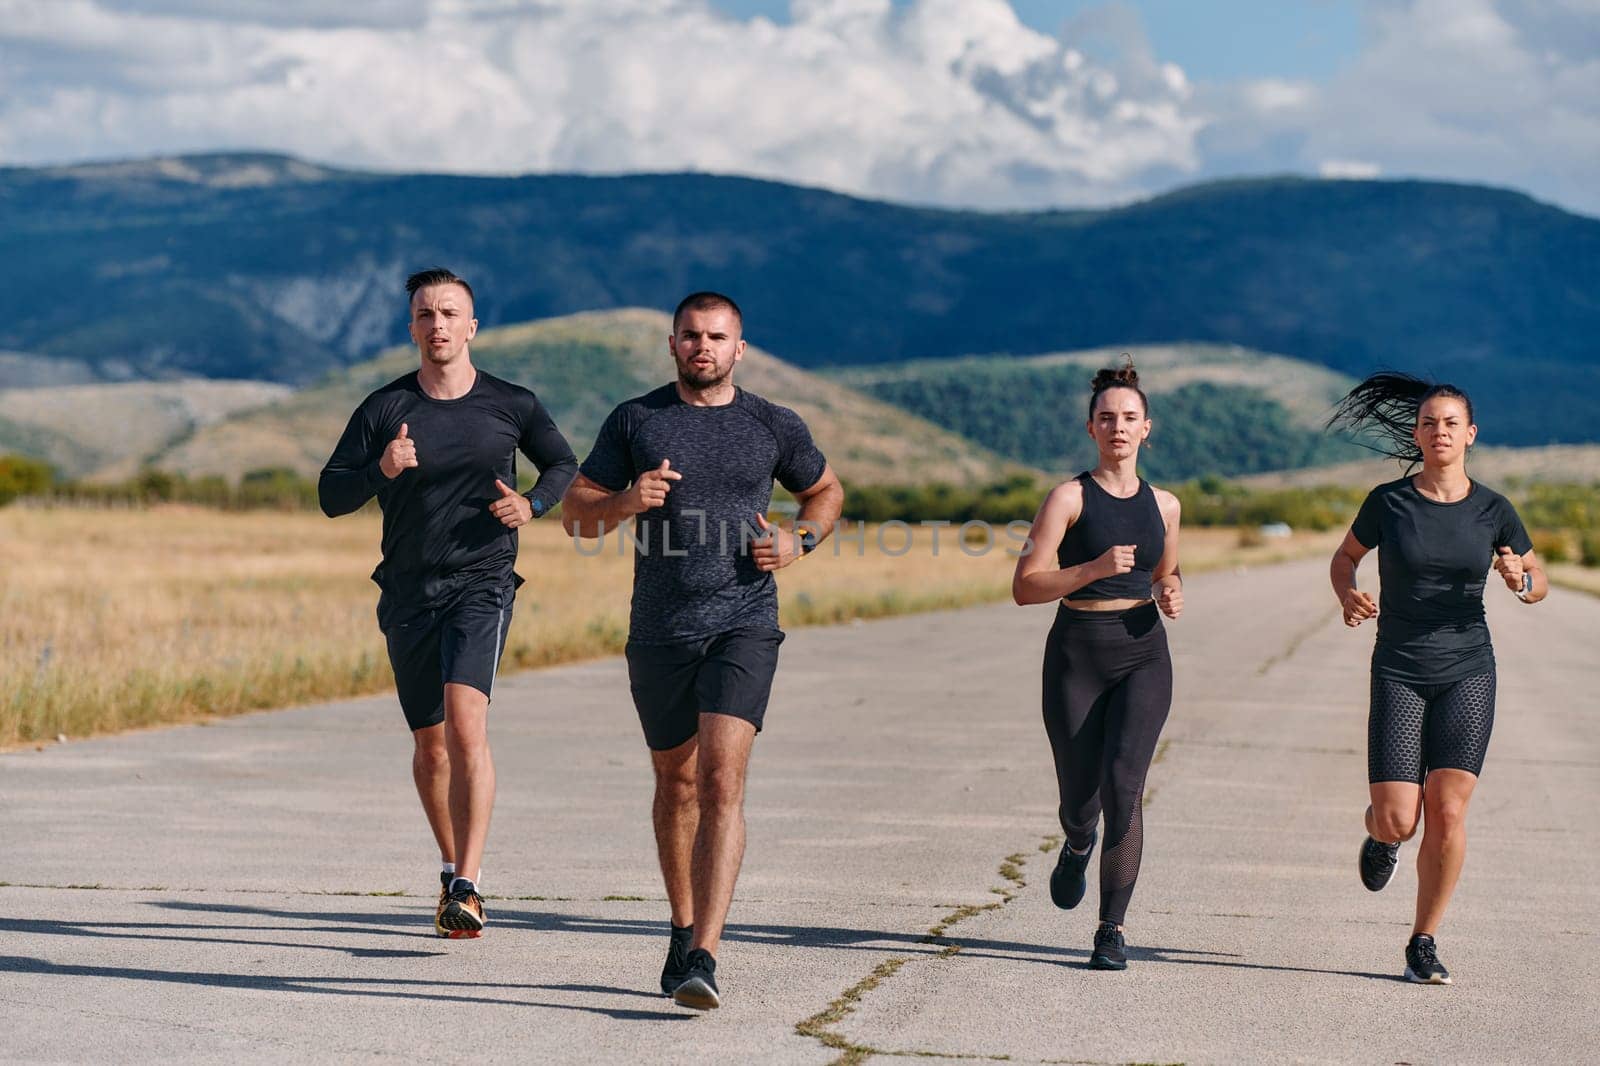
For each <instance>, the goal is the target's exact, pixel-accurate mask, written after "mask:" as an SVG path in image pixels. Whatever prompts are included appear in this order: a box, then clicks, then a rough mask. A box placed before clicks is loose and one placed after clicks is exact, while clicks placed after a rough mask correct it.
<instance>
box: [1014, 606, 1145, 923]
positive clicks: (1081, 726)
mask: <svg viewBox="0 0 1600 1066" xmlns="http://www.w3.org/2000/svg"><path fill="white" fill-rule="evenodd" d="M1171 707H1172V657H1171V655H1170V654H1169V653H1168V651H1167V631H1166V629H1165V628H1164V627H1163V626H1162V625H1161V616H1160V615H1159V614H1157V613H1156V607H1155V604H1146V605H1145V606H1143V607H1135V608H1133V609H1131V610H1128V611H1120V612H1119V611H1103V612H1102V611H1074V610H1073V609H1071V608H1070V607H1062V608H1061V609H1060V610H1059V611H1057V613H1056V623H1055V625H1054V626H1053V627H1051V629H1050V638H1049V641H1048V642H1047V643H1046V644H1045V649H1044V728H1045V731H1046V732H1047V733H1049V734H1050V747H1051V749H1052V750H1053V751H1054V753H1055V757H1056V785H1057V787H1058V788H1059V789H1060V791H1061V828H1062V830H1063V831H1065V833H1066V835H1067V844H1069V845H1071V846H1072V847H1073V848H1076V849H1077V850H1079V851H1082V850H1083V849H1084V848H1086V847H1088V846H1089V842H1090V840H1091V838H1092V834H1093V833H1094V829H1095V824H1096V823H1097V822H1098V821H1099V818H1100V814H1101V812H1102V811H1104V812H1105V819H1106V832H1105V840H1104V841H1103V843H1102V847H1101V851H1100V920H1101V921H1104V922H1115V923H1117V924H1118V925H1121V924H1122V919H1123V917H1124V915H1125V914H1126V913H1127V910H1128V901H1129V900H1130V899H1131V898H1132V897H1133V885H1134V882H1135V881H1137V880H1138V879H1139V858H1140V855H1141V854H1142V853H1143V851H1144V819H1143V813H1142V807H1143V799H1144V778H1145V774H1146V773H1147V772H1148V771H1149V769H1150V760H1151V759H1152V758H1153V757H1154V756H1155V751H1156V741H1157V740H1158V739H1159V738H1160V736H1161V727H1162V726H1163V725H1164V724H1166V721H1167V711H1168V710H1170V709H1171Z"/></svg>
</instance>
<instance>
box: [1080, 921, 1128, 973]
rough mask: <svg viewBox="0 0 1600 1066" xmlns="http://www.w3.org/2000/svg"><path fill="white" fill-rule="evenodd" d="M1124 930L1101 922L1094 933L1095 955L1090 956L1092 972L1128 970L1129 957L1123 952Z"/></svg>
mask: <svg viewBox="0 0 1600 1066" xmlns="http://www.w3.org/2000/svg"><path fill="white" fill-rule="evenodd" d="M1123 947H1124V944H1123V940H1122V930H1120V929H1118V928H1117V927H1116V926H1115V925H1113V924H1111V923H1110V922H1101V923H1100V928H1098V929H1096V930H1095V931H1094V954H1092V955H1090V956H1089V969H1091V970H1126V969H1127V968H1128V956H1127V954H1126V953H1125V952H1124V951H1123Z"/></svg>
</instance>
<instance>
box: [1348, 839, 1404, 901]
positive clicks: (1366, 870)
mask: <svg viewBox="0 0 1600 1066" xmlns="http://www.w3.org/2000/svg"><path fill="white" fill-rule="evenodd" d="M1399 859H1400V845H1399V844H1385V843H1383V841H1381V840H1373V839H1372V838H1371V837H1368V838H1367V839H1365V840H1363V841H1362V842H1361V855H1360V858H1359V860H1358V862H1357V865H1358V866H1359V867H1360V868H1361V883H1362V884H1364V885H1366V886H1367V891H1369V892H1382V891H1383V886H1384V885H1387V884H1388V883H1389V879H1390V878H1392V877H1393V876H1394V868H1395V864H1396V863H1397V862H1398V861H1399Z"/></svg>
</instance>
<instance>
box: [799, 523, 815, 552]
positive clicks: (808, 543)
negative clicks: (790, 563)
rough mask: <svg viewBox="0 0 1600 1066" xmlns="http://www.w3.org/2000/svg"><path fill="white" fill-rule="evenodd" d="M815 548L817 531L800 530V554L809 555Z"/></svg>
mask: <svg viewBox="0 0 1600 1066" xmlns="http://www.w3.org/2000/svg"><path fill="white" fill-rule="evenodd" d="M816 547H817V531H816V530H814V529H802V530H801V531H800V554H801V555H810V554H811V553H812V552H813V551H815V550H816Z"/></svg>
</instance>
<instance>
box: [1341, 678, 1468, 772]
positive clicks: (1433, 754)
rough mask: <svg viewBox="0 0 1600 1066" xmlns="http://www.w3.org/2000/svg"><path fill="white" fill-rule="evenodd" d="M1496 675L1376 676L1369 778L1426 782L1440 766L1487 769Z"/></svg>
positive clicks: (1369, 735) (1369, 718) (1370, 718)
mask: <svg viewBox="0 0 1600 1066" xmlns="http://www.w3.org/2000/svg"><path fill="white" fill-rule="evenodd" d="M1494 690H1495V675H1494V670H1493V669H1490V670H1489V672H1488V673H1486V674H1478V675H1477V676H1474V677H1468V678H1463V679H1462V680H1460V681H1455V682H1452V683H1450V684H1444V685H1413V684H1411V683H1409V682H1406V681H1396V680H1394V679H1393V678H1387V677H1378V676H1374V677H1373V678H1372V704H1371V710H1370V711H1369V712H1368V714H1367V780H1368V781H1370V782H1371V783H1373V784H1377V783H1378V782H1379V781H1414V782H1416V783H1417V784H1419V785H1420V784H1422V783H1423V781H1424V780H1425V779H1426V778H1427V776H1428V774H1429V773H1430V772H1432V771H1434V770H1465V771H1466V772H1467V773H1469V774H1478V773H1481V772H1482V771H1483V756H1484V753H1485V752H1487V751H1488V750H1489V734H1490V733H1492V732H1494Z"/></svg>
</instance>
